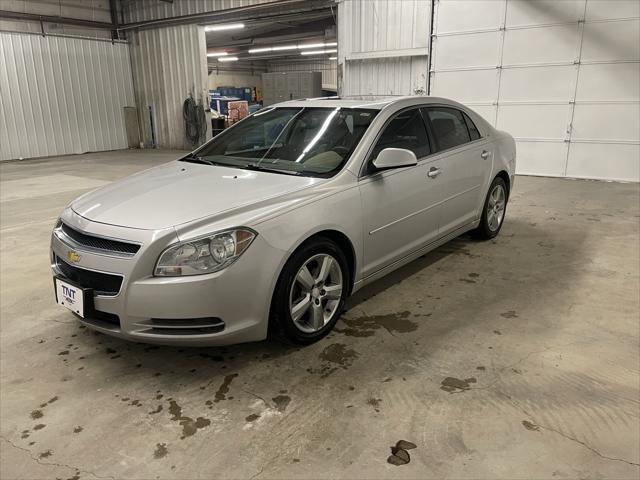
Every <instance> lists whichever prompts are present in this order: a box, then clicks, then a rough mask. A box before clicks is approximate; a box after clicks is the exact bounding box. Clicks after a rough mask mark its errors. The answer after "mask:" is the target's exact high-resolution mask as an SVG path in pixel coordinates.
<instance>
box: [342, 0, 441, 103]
mask: <svg viewBox="0 0 640 480" xmlns="http://www.w3.org/2000/svg"><path fill="white" fill-rule="evenodd" d="M430 21H431V2H430V1H428V0H342V1H340V3H339V6H338V90H339V93H340V94H341V95H374V96H379V95H385V96H386V95H414V94H425V93H426V91H427V80H428V70H429V62H428V53H429V34H430V32H429V25H430Z"/></svg>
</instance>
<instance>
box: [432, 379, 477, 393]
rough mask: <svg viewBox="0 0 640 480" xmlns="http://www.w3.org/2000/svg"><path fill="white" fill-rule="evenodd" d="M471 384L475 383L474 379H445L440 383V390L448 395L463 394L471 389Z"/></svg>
mask: <svg viewBox="0 0 640 480" xmlns="http://www.w3.org/2000/svg"><path fill="white" fill-rule="evenodd" d="M471 383H476V379H475V378H474V377H471V378H465V379H464V380H461V379H459V378H455V377H447V378H445V379H444V380H442V382H441V383H440V390H444V391H445V392H449V393H457V392H463V391H465V390H469V389H471V386H470V384H471Z"/></svg>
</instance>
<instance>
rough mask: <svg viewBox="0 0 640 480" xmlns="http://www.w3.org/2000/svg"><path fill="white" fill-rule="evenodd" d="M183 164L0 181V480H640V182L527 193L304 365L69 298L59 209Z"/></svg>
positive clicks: (23, 175)
mask: <svg viewBox="0 0 640 480" xmlns="http://www.w3.org/2000/svg"><path fill="white" fill-rule="evenodd" d="M177 155H178V152H154V151H131V152H110V153H101V154H87V155H80V156H71V157H61V158H52V159H47V160H40V161H25V162H21V163H7V164H2V165H1V166H0V174H1V200H2V203H1V225H2V227H1V228H2V244H1V270H0V271H1V278H2V285H1V294H2V295H1V309H2V310H1V313H2V315H1V337H0V340H1V347H2V349H1V358H0V359H1V372H0V373H1V375H0V387H1V401H2V403H1V418H0V420H1V432H0V433H1V437H2V439H1V443H0V445H1V454H2V462H1V464H2V469H1V471H0V476H1V477H2V478H3V479H10V478H86V479H91V478H116V479H129V478H131V479H134V478H135V479H143V478H144V479H152V478H163V479H164V478H183V479H184V478H189V479H195V478H213V477H215V478H367V479H372V478H402V479H404V478H443V477H450V478H510V479H513V478H552V477H553V478H585V479H586V478H638V476H639V475H640V467H639V465H638V464H639V463H640V453H639V452H640V438H639V436H640V434H639V431H640V420H639V417H640V403H639V399H638V398H639V397H638V395H639V390H640V385H639V378H640V377H639V375H640V373H639V370H640V365H639V363H640V356H639V343H638V342H639V311H640V298H639V295H640V293H639V292H640V285H639V283H640V281H639V270H640V258H639V248H640V247H639V223H640V220H639V218H640V192H639V186H638V185H632V184H615V183H604V182H590V181H571V180H561V179H547V178H533V177H519V178H518V179H517V184H516V188H515V192H514V194H513V196H512V201H511V204H510V207H509V212H508V216H507V220H506V224H505V226H504V229H503V230H502V233H501V235H500V236H499V237H498V238H497V239H496V240H495V241H490V242H485V243H478V242H475V241H472V240H470V239H469V238H466V237H463V238H460V239H457V240H455V241H453V242H452V243H450V244H448V245H445V246H444V247H442V248H439V249H438V250H436V251H434V252H432V253H430V254H428V255H426V256H425V257H423V258H421V259H419V260H417V261H416V262H414V263H413V264H411V265H409V266H407V267H405V268H403V269H402V270H400V271H398V272H396V273H394V274H392V275H391V276H390V277H388V278H386V279H383V280H382V281H379V282H378V283H376V284H374V285H372V286H371V287H369V288H367V289H366V290H364V291H362V292H359V293H358V294H357V295H356V296H355V298H352V299H351V300H350V302H349V305H348V307H349V309H348V312H347V313H346V314H345V316H344V320H343V321H341V322H340V323H339V324H338V326H337V328H336V331H335V332H334V333H333V334H331V336H330V337H329V338H327V339H325V340H324V341H322V342H320V343H317V344H315V345H312V346H310V347H308V348H304V349H291V348H286V347H284V346H282V345H279V344H275V343H266V342H263V343H260V344H253V345H241V346H237V347H229V348H222V349H220V348H218V349H214V348H209V349H177V348H164V347H150V346H147V345H141V344H131V343H125V342H122V341H119V340H116V339H112V338H109V337H106V336H103V335H97V334H93V333H91V332H90V331H88V330H87V329H83V328H80V326H79V324H78V322H76V321H75V320H74V318H73V317H72V316H71V314H69V313H66V312H65V311H64V310H63V309H61V308H59V307H57V306H56V305H55V304H54V300H53V291H52V282H51V277H50V272H49V266H48V242H49V234H50V230H51V227H52V224H53V222H54V221H55V218H56V216H57V214H58V213H59V212H60V211H61V210H62V208H63V206H64V205H66V204H67V203H68V202H69V201H70V200H72V199H73V198H74V197H76V196H78V195H79V194H81V193H83V192H84V191H86V190H88V189H91V188H95V187H97V186H99V185H102V184H104V183H105V182H108V181H110V180H113V179H116V178H119V177H122V176H124V175H127V174H129V173H133V172H135V171H138V170H141V169H143V168H146V167H149V166H151V165H153V164H157V163H159V162H164V161H167V160H169V159H171V158H175V157H176V156H177ZM400 439H403V440H408V441H411V442H413V443H415V444H416V445H417V448H416V449H415V450H411V451H410V454H411V462H410V463H409V464H407V465H403V466H393V465H390V464H388V463H387V461H386V460H387V456H388V455H389V453H390V450H389V447H390V445H393V444H395V442H396V441H398V440H400Z"/></svg>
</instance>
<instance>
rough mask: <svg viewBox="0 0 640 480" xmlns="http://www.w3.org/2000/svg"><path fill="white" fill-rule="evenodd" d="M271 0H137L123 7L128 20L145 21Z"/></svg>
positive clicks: (269, 0)
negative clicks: (169, 0)
mask: <svg viewBox="0 0 640 480" xmlns="http://www.w3.org/2000/svg"><path fill="white" fill-rule="evenodd" d="M271 1H273V0H176V1H173V2H162V1H159V0H137V1H135V2H132V1H130V2H128V3H127V4H126V5H125V6H124V7H123V14H124V18H125V21H126V22H143V21H146V20H156V19H159V18H168V17H177V16H179V15H191V14H194V13H204V12H212V11H215V10H225V9H227V8H237V7H245V6H247V5H256V4H259V3H269V2H271Z"/></svg>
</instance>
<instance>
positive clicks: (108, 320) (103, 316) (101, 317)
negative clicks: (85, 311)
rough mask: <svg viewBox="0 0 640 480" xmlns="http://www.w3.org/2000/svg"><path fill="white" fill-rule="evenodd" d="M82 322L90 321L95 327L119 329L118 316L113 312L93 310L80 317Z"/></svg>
mask: <svg viewBox="0 0 640 480" xmlns="http://www.w3.org/2000/svg"><path fill="white" fill-rule="evenodd" d="M82 321H83V322H86V323H90V324H91V325H95V326H97V327H102V328H106V329H109V330H113V331H118V330H120V317H119V316H118V315H116V314H115V313H108V312H101V311H100V310H94V311H93V312H91V314H89V315H87V316H86V317H84V318H83V319H82Z"/></svg>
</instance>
